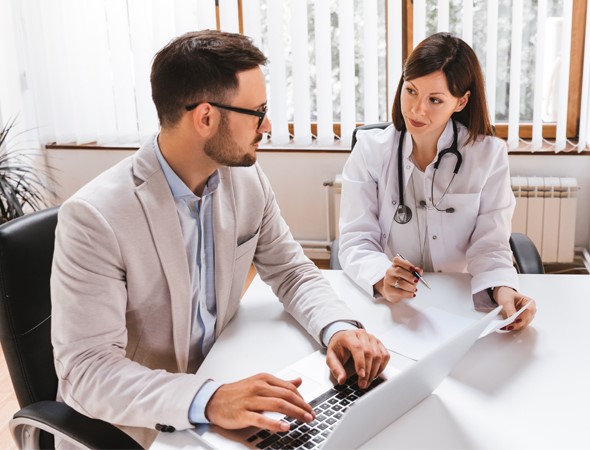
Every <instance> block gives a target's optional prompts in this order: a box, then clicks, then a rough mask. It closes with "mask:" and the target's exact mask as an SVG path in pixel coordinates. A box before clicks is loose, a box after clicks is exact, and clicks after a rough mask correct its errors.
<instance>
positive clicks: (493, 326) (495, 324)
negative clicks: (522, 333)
mask: <svg viewBox="0 0 590 450" xmlns="http://www.w3.org/2000/svg"><path fill="white" fill-rule="evenodd" d="M529 305H530V303H527V304H526V305H524V306H523V307H522V308H520V309H519V310H518V311H516V312H515V313H514V314H512V315H511V316H510V317H508V318H506V319H499V320H492V321H491V322H490V324H489V325H488V326H487V328H486V329H485V330H483V331H482V333H481V334H480V335H479V339H481V338H482V337H485V336H487V335H488V334H490V333H493V332H494V331H495V332H496V333H510V331H508V330H501V329H500V328H504V327H505V326H506V325H510V324H511V323H512V322H514V320H515V319H516V318H517V317H518V316H520V315H521V314H522V313H523V311H524V310H525V309H527V308H528V307H529Z"/></svg>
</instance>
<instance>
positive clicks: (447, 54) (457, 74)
mask: <svg viewBox="0 0 590 450" xmlns="http://www.w3.org/2000/svg"><path fill="white" fill-rule="evenodd" d="M439 70H440V71H442V72H443V73H444V74H445V76H446V78H447V84H448V87H449V91H450V92H451V94H453V96H455V97H462V96H463V95H465V93H466V92H467V91H470V92H471V95H470V96H469V101H468V102H467V105H466V106H465V108H463V109H462V110H461V111H459V112H456V113H453V116H452V117H453V118H454V119H455V120H456V121H458V122H460V123H462V124H463V125H465V126H466V127H467V131H468V132H469V139H468V141H467V142H475V140H476V139H477V137H478V136H479V135H493V134H494V130H493V128H492V125H491V123H490V117H489V115H488V107H487V102H486V93H485V85H484V81H483V74H482V72H481V67H480V65H479V60H478V59H477V56H476V54H475V52H474V51H473V50H472V48H471V47H470V46H469V45H468V44H467V43H466V42H465V41H463V40H462V39H459V38H458V37H456V36H453V35H452V34H449V33H436V34H433V35H432V36H429V37H427V38H426V39H424V40H423V41H422V42H420V44H418V46H417V47H416V48H415V49H414V51H413V52H412V53H411V54H410V56H409V57H408V59H407V60H406V63H405V65H404V71H403V74H402V76H401V79H400V81H399V84H398V86H397V92H396V95H395V100H394V102H393V108H392V117H393V124H394V125H395V128H396V129H397V130H401V129H403V128H405V122H404V117H403V115H402V110H401V93H402V89H403V84H404V81H411V80H414V79H416V78H420V77H423V76H426V75H429V74H431V73H433V72H437V71H439Z"/></svg>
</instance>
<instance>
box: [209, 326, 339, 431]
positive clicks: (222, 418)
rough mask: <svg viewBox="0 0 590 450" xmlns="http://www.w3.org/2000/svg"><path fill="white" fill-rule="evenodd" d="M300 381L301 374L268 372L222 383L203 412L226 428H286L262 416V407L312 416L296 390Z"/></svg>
mask: <svg viewBox="0 0 590 450" xmlns="http://www.w3.org/2000/svg"><path fill="white" fill-rule="evenodd" d="M337 334H338V333H337ZM300 385H301V378H297V379H295V380H281V379H280V378H277V377H275V376H273V375H269V374H258V375H254V376H252V377H250V378H246V379H244V380H241V381H238V382H235V383H228V384H224V385H222V386H221V387H220V388H219V389H217V391H215V393H214V394H213V396H212V397H211V399H210V400H209V403H207V407H206V409H205V415H206V416H207V419H209V421H210V422H211V423H214V424H216V425H219V426H221V427H223V428H226V429H229V430H233V429H238V428H245V427H247V426H255V427H258V428H264V429H267V430H271V431H287V430H289V424H288V423H287V422H284V421H281V420H274V419H271V418H269V417H266V416H264V415H262V411H273V412H278V413H281V414H285V415H286V416H289V417H293V418H296V419H297V420H300V421H301V422H306V423H307V422H311V421H312V420H314V419H315V413H314V411H313V409H312V407H311V406H310V405H308V404H307V403H306V402H305V400H303V398H302V397H301V395H300V394H299V392H298V391H297V388H298V387H299V386H300Z"/></svg>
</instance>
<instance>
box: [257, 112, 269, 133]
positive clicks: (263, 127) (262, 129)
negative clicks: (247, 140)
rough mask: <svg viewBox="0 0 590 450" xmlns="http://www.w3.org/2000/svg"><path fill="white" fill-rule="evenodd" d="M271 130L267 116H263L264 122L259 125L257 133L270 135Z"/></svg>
mask: <svg viewBox="0 0 590 450" xmlns="http://www.w3.org/2000/svg"><path fill="white" fill-rule="evenodd" d="M271 129H272V126H271V124H270V118H269V117H268V114H267V115H266V116H264V120H263V121H262V123H261V124H260V127H259V128H258V132H259V133H270V130H271Z"/></svg>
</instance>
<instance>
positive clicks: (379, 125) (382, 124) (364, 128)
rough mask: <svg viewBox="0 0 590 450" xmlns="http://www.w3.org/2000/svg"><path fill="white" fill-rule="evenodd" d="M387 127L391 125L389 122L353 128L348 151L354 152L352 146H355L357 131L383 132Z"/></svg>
mask: <svg viewBox="0 0 590 450" xmlns="http://www.w3.org/2000/svg"><path fill="white" fill-rule="evenodd" d="M389 125H391V122H379V123H370V124H368V125H363V126H360V127H357V128H355V129H354V131H353V132H352V142H351V144H350V150H354V146H355V144H356V132H357V131H358V130H372V129H373V128H381V129H382V130H384V129H385V128H387V127H388V126H389Z"/></svg>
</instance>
